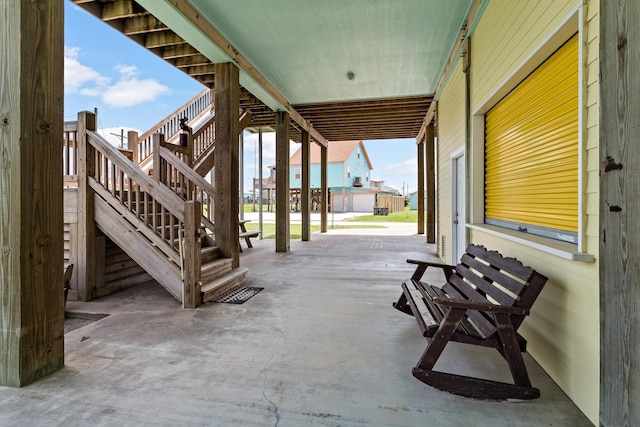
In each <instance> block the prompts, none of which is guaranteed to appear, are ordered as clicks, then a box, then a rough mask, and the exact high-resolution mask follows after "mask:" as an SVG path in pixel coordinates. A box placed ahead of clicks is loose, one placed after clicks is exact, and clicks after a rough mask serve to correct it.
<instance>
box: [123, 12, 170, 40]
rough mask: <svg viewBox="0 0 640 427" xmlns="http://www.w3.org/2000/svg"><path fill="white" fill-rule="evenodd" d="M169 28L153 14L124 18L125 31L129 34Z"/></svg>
mask: <svg viewBox="0 0 640 427" xmlns="http://www.w3.org/2000/svg"><path fill="white" fill-rule="evenodd" d="M167 29H168V28H167V26H166V25H164V24H163V23H162V22H160V21H159V20H158V19H157V18H156V17H155V16H153V15H138V16H132V17H131V18H129V19H125V20H124V31H123V33H124V34H125V35H127V36H131V35H134V34H146V33H152V32H154V31H166V30H167Z"/></svg>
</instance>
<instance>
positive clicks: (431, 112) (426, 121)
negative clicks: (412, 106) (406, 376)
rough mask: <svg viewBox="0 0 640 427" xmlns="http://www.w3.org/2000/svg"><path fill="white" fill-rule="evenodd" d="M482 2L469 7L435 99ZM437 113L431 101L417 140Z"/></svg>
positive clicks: (439, 82)
mask: <svg viewBox="0 0 640 427" xmlns="http://www.w3.org/2000/svg"><path fill="white" fill-rule="evenodd" d="M481 4H482V0H475V1H474V2H473V4H472V5H471V9H469V13H468V14H467V18H466V19H465V20H464V24H463V25H462V28H461V29H460V33H459V35H458V40H457V41H456V44H455V46H454V47H453V50H452V51H451V55H449V60H448V61H447V65H446V66H445V68H444V71H443V72H442V75H441V76H440V80H439V81H438V86H436V90H435V93H434V96H433V99H434V100H435V99H438V98H439V97H440V95H441V93H440V91H441V90H442V88H443V86H444V82H445V81H446V80H447V77H448V76H449V73H450V72H451V69H452V68H453V65H454V64H455V63H456V61H457V59H458V53H459V51H460V47H461V46H462V43H463V42H464V39H465V38H466V37H467V34H468V31H469V28H470V27H471V25H472V24H473V21H475V19H476V15H477V14H478V11H479V10H480V5H481ZM435 113H436V102H431V105H430V106H429V110H428V111H427V114H426V115H425V116H424V120H423V121H422V126H420V131H419V132H418V135H416V141H418V143H419V144H420V143H421V142H422V140H423V139H424V136H425V134H426V133H427V126H429V125H430V124H431V121H432V120H433V117H434V116H435Z"/></svg>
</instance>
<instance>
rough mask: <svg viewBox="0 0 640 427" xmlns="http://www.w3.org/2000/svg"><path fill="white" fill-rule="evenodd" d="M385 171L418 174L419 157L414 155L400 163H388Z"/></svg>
mask: <svg viewBox="0 0 640 427" xmlns="http://www.w3.org/2000/svg"><path fill="white" fill-rule="evenodd" d="M382 170H383V171H386V172H391V173H397V174H417V173H418V158H417V157H412V158H411V159H407V160H405V161H403V162H400V163H391V164H389V165H386V166H385V167H384V168H383V169H382Z"/></svg>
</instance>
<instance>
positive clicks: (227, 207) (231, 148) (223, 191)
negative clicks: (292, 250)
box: [213, 62, 240, 268]
mask: <svg viewBox="0 0 640 427" xmlns="http://www.w3.org/2000/svg"><path fill="white" fill-rule="evenodd" d="M215 73H216V75H215V79H216V81H215V87H216V90H215V92H214V93H215V106H216V117H215V121H216V128H215V135H216V138H215V141H216V155H215V156H214V163H213V166H214V167H213V180H214V183H215V208H214V209H215V212H214V224H215V226H216V230H215V238H216V245H217V246H218V247H219V248H220V253H221V254H222V256H223V257H224V258H231V259H232V260H233V263H232V266H233V268H236V267H238V266H239V265H240V242H239V240H238V239H239V232H238V204H239V202H240V199H239V194H238V191H239V189H240V185H239V178H238V173H239V169H238V164H239V163H238V162H239V158H238V145H239V144H238V120H239V119H240V102H239V95H240V83H239V80H238V79H239V73H238V67H236V66H235V65H234V64H232V63H230V62H226V63H224V64H216V67H215Z"/></svg>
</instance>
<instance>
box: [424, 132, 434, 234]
mask: <svg viewBox="0 0 640 427" xmlns="http://www.w3.org/2000/svg"><path fill="white" fill-rule="evenodd" d="M434 144H435V130H434V128H433V124H431V125H429V126H427V132H426V136H425V141H424V145H425V151H426V157H427V164H426V168H425V169H426V170H425V172H426V175H427V188H426V193H427V201H426V205H427V206H426V209H427V230H426V232H427V243H436V166H435V146H434Z"/></svg>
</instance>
